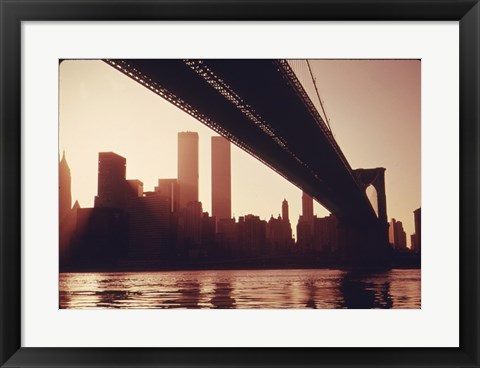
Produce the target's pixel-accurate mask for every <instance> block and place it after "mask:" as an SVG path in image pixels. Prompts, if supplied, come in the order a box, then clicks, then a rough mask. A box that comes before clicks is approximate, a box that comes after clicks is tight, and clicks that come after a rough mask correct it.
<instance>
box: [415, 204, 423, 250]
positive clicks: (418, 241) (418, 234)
mask: <svg viewBox="0 0 480 368" xmlns="http://www.w3.org/2000/svg"><path fill="white" fill-rule="evenodd" d="M413 219H414V221H415V251H416V252H418V253H421V251H422V209H421V208H417V209H416V210H415V211H413Z"/></svg>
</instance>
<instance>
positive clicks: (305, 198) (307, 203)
mask: <svg viewBox="0 0 480 368" xmlns="http://www.w3.org/2000/svg"><path fill="white" fill-rule="evenodd" d="M302 216H303V217H302V218H303V220H304V221H306V222H307V223H309V224H310V226H312V228H313V198H312V197H310V196H309V195H308V194H307V193H305V192H302Z"/></svg>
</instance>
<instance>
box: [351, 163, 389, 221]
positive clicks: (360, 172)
mask: <svg viewBox="0 0 480 368" xmlns="http://www.w3.org/2000/svg"><path fill="white" fill-rule="evenodd" d="M353 172H354V173H355V175H356V178H357V182H358V184H359V185H360V188H361V189H362V191H363V192H364V193H365V194H366V190H367V188H368V187H369V186H370V185H372V186H373V187H374V188H375V190H376V191H377V206H378V209H377V210H378V219H379V220H380V221H381V222H388V217H387V196H386V193H385V168H384V167H377V168H374V169H357V170H353Z"/></svg>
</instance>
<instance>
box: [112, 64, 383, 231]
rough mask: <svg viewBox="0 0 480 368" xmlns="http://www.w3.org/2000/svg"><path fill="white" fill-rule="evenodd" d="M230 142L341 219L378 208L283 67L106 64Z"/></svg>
mask: <svg viewBox="0 0 480 368" xmlns="http://www.w3.org/2000/svg"><path fill="white" fill-rule="evenodd" d="M107 62H108V63H109V64H110V65H112V66H114V67H116V68H117V69H119V70H121V71H122V72H123V73H125V74H127V75H129V76H130V77H132V78H134V79H135V80H137V81H138V82H139V83H142V84H143V85H145V86H146V87H148V88H150V89H151V90H152V91H154V92H155V93H157V94H159V95H161V96H162V97H164V98H167V99H168V100H170V101H171V102H172V103H174V104H175V105H177V106H178V107H179V108H182V109H183V110H184V111H186V112H187V113H189V114H191V115H193V116H195V117H196V118H197V119H199V120H200V121H202V122H203V123H205V124H207V125H209V126H210V127H211V128H212V129H214V130H215V131H216V132H217V133H219V134H221V135H224V136H226V137H227V138H229V139H230V140H231V141H232V142H233V143H235V144H236V145H238V146H240V147H241V148H242V149H244V150H246V151H247V152H249V153H250V154H252V155H253V156H255V157H257V158H258V159H260V160H261V161H263V162H264V163H266V164H267V165H268V166H270V167H271V168H273V169H274V170H276V171H277V172H278V173H280V174H281V175H282V176H284V177H285V178H286V179H288V180H289V181H290V182H292V183H294V184H295V185H297V186H298V187H300V188H301V189H302V190H304V191H305V192H306V193H308V194H310V195H311V196H312V197H314V198H315V199H316V200H317V201H319V202H320V203H321V204H322V205H324V206H325V207H326V208H327V209H329V210H330V211H331V212H333V213H335V214H336V215H338V216H339V217H343V218H347V219H354V220H362V221H372V220H374V219H376V216H375V213H374V211H373V208H372V206H371V204H370V202H369V201H368V199H367V197H366V196H365V194H364V193H363V192H362V191H361V190H360V188H359V186H358V184H357V182H356V181H355V179H354V176H353V173H352V171H351V169H350V167H349V166H348V163H347V164H346V162H345V161H342V159H341V158H340V157H339V154H338V146H337V148H335V147H333V146H332V144H331V137H328V134H326V133H325V131H324V130H322V129H320V127H319V123H318V120H316V119H315V118H314V116H313V115H312V112H311V111H310V110H309V108H308V107H307V106H306V104H305V101H304V100H303V99H302V98H301V97H300V96H299V94H298V90H296V89H295V88H292V83H291V80H290V79H289V78H288V77H286V76H285V73H284V72H282V67H281V65H280V64H279V62H278V60H265V59H261V60H203V61H198V60H193V61H184V60H165V59H164V60H154V59H150V60H132V59H128V60H108V61H107Z"/></svg>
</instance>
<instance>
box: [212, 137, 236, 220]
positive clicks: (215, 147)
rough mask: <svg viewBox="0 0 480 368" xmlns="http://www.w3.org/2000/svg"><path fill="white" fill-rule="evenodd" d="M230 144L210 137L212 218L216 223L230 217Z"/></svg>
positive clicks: (224, 140)
mask: <svg viewBox="0 0 480 368" xmlns="http://www.w3.org/2000/svg"><path fill="white" fill-rule="evenodd" d="M231 188H232V184H231V164H230V142H229V141H228V140H227V139H225V138H223V137H212V216H213V217H215V218H216V221H217V223H218V221H219V220H221V219H230V218H231V217H232V189H231Z"/></svg>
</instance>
